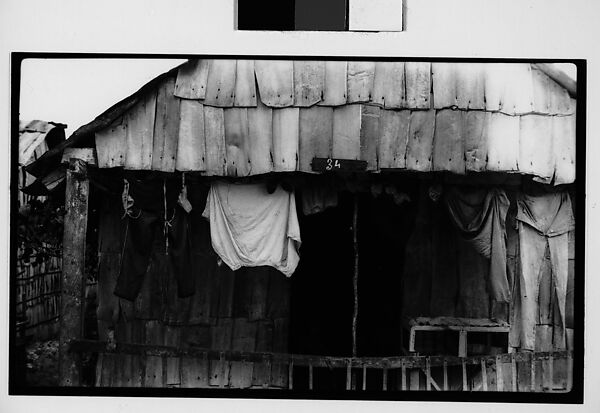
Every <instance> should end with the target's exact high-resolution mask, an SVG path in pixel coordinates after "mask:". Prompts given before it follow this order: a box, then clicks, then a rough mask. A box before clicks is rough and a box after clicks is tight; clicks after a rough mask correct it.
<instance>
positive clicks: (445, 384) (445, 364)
mask: <svg viewBox="0 0 600 413" xmlns="http://www.w3.org/2000/svg"><path fill="white" fill-rule="evenodd" d="M444 390H445V391H448V360H444Z"/></svg>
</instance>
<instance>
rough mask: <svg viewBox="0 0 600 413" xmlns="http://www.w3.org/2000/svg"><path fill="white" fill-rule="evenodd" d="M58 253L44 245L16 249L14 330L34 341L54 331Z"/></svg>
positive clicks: (54, 335)
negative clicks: (37, 247)
mask: <svg viewBox="0 0 600 413" xmlns="http://www.w3.org/2000/svg"><path fill="white" fill-rule="evenodd" d="M61 271H62V253H61V251H60V250H58V249H53V248H50V247H49V248H47V249H43V250H37V251H33V253H31V254H25V252H24V250H23V249H21V248H19V249H18V251H17V277H16V280H15V283H16V290H17V291H16V293H17V294H16V311H17V326H18V332H19V333H20V334H23V335H27V336H32V337H33V338H34V339H35V340H47V339H51V338H54V337H56V336H57V334H58V325H59V323H58V316H59V309H60V277H61Z"/></svg>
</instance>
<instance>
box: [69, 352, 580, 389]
mask: <svg viewBox="0 0 600 413" xmlns="http://www.w3.org/2000/svg"><path fill="white" fill-rule="evenodd" d="M70 349H71V351H73V352H83V353H99V354H104V355H110V354H113V355H130V356H135V357H139V358H141V359H146V358H152V359H154V360H155V359H156V358H159V359H162V360H163V361H164V363H165V365H166V360H173V359H178V360H179V359H181V360H190V359H198V360H203V361H204V362H211V363H215V364H216V363H218V364H216V366H218V367H219V368H218V371H222V372H225V371H230V370H229V366H231V365H232V363H233V364H235V363H238V364H239V362H242V363H244V364H245V365H254V366H257V365H258V366H260V369H261V370H262V371H264V370H265V367H266V368H267V371H268V372H269V374H267V375H265V377H264V380H263V383H262V387H270V386H269V384H270V379H271V375H270V372H271V370H270V369H271V367H272V366H275V365H277V366H280V367H284V369H285V370H287V380H286V381H287V386H286V387H287V388H288V389H290V390H294V389H298V388H302V389H308V390H318V389H319V387H320V386H319V383H318V380H316V376H318V375H319V374H320V375H321V376H323V373H327V374H329V375H330V376H331V374H332V373H334V372H335V373H337V374H336V375H335V377H336V378H338V379H339V378H341V377H343V376H344V374H343V373H344V372H345V386H344V384H343V383H342V384H341V385H342V386H343V388H345V389H346V390H368V389H373V388H374V387H373V386H374V385H376V386H377V387H378V388H377V390H383V391H389V390H399V391H402V390H432V391H448V390H455V391H456V390H458V391H512V392H524V391H527V392H532V391H533V392H561V391H563V392H564V391H569V390H570V389H571V385H572V366H573V362H572V352H570V351H562V352H544V353H541V352H538V353H526V352H523V353H508V354H498V355H493V356H471V357H454V356H414V357H413V356H393V357H355V358H352V357H332V356H317V355H301V354H279V353H256V352H242V351H231V350H228V351H218V350H210V349H202V348H194V347H190V348H175V347H167V346H155V345H143V344H129V343H117V344H116V347H114V348H112V349H111V350H108V349H107V343H105V342H98V341H90V340H78V341H75V342H72V343H71V346H70ZM181 364H182V363H177V365H178V366H180V365H181ZM216 366H215V367H216ZM339 373H342V374H339ZM175 374H177V373H175ZM142 376H143V374H142ZM300 378H302V381H303V382H301V381H300V380H299V379H300ZM138 385H140V386H142V387H150V386H156V385H157V384H156V382H155V381H154V382H153V383H152V384H148V383H144V382H142V383H139V384H138ZM158 385H160V384H158ZM174 387H180V386H178V385H175V386H174ZM181 387H189V386H185V385H183V384H182V385H181ZM216 387H235V386H233V385H230V384H229V382H225V381H222V382H221V383H220V384H219V385H218V386H216Z"/></svg>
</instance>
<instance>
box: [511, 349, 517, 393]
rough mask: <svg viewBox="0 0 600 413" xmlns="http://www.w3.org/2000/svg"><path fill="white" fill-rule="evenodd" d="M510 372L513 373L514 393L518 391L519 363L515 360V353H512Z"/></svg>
mask: <svg viewBox="0 0 600 413" xmlns="http://www.w3.org/2000/svg"><path fill="white" fill-rule="evenodd" d="M510 372H511V382H512V387H511V389H512V391H513V392H516V391H517V361H516V360H515V353H511V355H510Z"/></svg>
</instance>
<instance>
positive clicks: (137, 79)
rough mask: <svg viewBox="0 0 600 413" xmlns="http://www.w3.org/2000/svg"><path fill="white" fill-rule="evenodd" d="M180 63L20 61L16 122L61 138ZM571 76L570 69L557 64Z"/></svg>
mask: <svg viewBox="0 0 600 413" xmlns="http://www.w3.org/2000/svg"><path fill="white" fill-rule="evenodd" d="M183 62H185V60H182V59H26V60H24V61H23V64H22V67H21V103H20V116H19V119H21V120H34V119H39V120H45V121H54V122H60V123H65V124H67V130H66V136H67V137H69V136H70V135H71V134H72V133H73V132H74V131H75V130H77V128H79V127H80V126H82V125H85V124H87V123H89V122H91V121H92V120H94V118H96V116H98V115H100V114H101V113H102V112H104V111H105V110H106V109H108V108H109V107H111V106H112V105H114V104H115V103H117V102H119V101H120V100H122V99H123V98H126V97H127V96H129V95H131V94H132V93H134V92H135V91H137V90H138V89H139V88H140V87H141V86H143V85H144V84H145V83H147V82H148V81H150V80H152V79H153V78H155V77H156V76H158V75H160V74H162V73H164V72H166V71H168V70H170V69H172V68H173V67H175V66H178V65H180V64H181V63H183ZM560 68H561V69H562V70H563V71H565V72H566V73H567V74H569V75H570V76H571V77H573V78H574V77H575V76H576V73H575V66H574V65H571V64H563V65H560Z"/></svg>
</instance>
